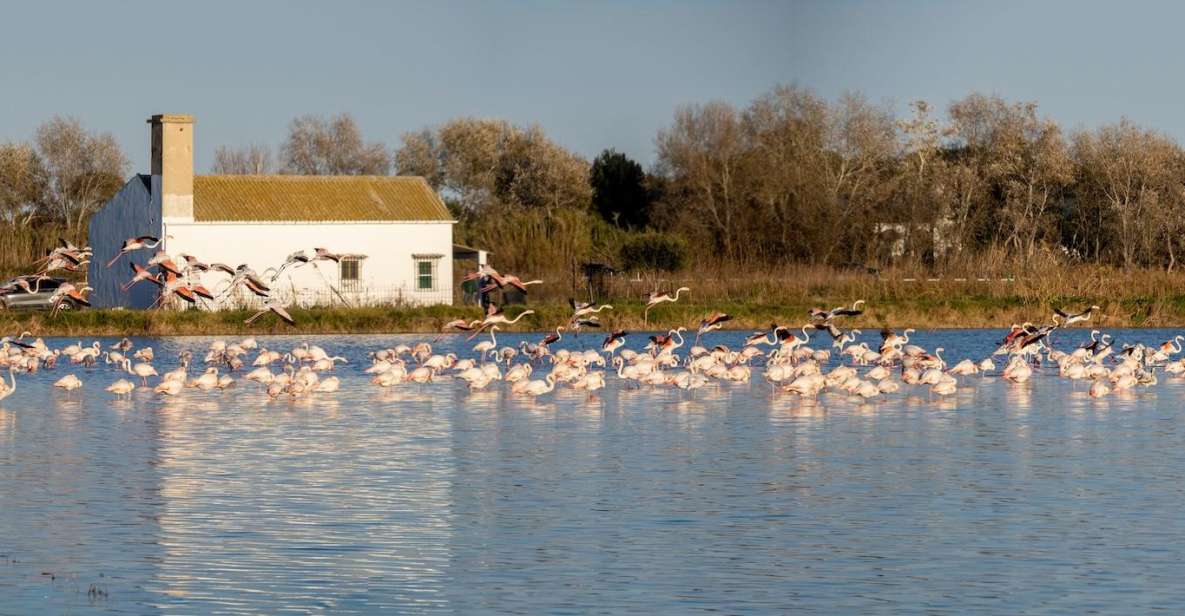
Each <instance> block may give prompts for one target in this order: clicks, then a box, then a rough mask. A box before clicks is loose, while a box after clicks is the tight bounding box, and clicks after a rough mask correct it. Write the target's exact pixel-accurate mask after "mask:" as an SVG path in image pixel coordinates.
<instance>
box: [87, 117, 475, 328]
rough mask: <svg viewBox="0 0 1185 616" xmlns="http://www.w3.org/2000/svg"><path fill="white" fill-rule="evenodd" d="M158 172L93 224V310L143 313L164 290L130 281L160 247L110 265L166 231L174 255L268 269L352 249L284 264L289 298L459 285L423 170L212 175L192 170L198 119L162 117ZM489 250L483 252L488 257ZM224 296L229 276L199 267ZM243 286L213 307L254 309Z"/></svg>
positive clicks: (281, 284)
mask: <svg viewBox="0 0 1185 616" xmlns="http://www.w3.org/2000/svg"><path fill="white" fill-rule="evenodd" d="M148 122H149V124H150V125H151V127H152V131H151V132H152V138H151V144H152V169H151V174H148V175H136V176H134V177H133V178H131V179H130V180H129V181H128V183H127V184H126V185H124V187H123V189H122V190H120V192H119V193H118V194H116V195H115V196H114V197H113V198H112V199H111V200H110V201H109V202H107V204H106V205H105V206H104V207H103V208H102V209H101V210H100V211H99V212H97V213H96V214H95V215H94V217H93V218H92V219H91V223H90V246H91V247H92V248H93V249H94V260H93V262H92V263H91V265H90V271H89V277H88V281H89V283H90V285H91V286H92V287H94V289H95V290H94V293H93V294H92V295H91V299H92V301H93V303H94V304H95V305H96V306H100V307H116V306H123V307H128V308H146V307H148V306H150V305H151V304H152V303H153V302H154V301H155V300H156V298H157V296H158V293H159V288H158V287H157V286H156V285H153V284H150V283H139V284H137V285H136V286H135V287H133V288H132V289H131V290H130V291H127V292H125V291H122V290H121V289H120V285H122V284H123V283H124V282H126V281H127V280H128V279H129V278H131V275H132V272H131V268H130V267H129V263H137V264H139V265H144V264H145V263H146V262H147V261H148V260H149V259H150V258H151V257H152V255H153V253H154V252H155V250H141V251H137V252H135V253H132V254H131V255H127V256H125V257H123V258H121V259H120V260H119V261H118V262H117V263H116V264H115V265H113V266H112V267H111V268H108V267H107V262H108V261H109V260H110V259H111V258H112V257H113V256H114V255H115V254H116V253H117V252H118V251H119V248H120V246H121V244H122V242H123V241H124V240H125V239H127V238H130V237H137V236H143V235H150V236H153V237H158V238H162V240H163V242H162V244H161V246H160V248H161V249H163V250H165V251H166V252H167V253H168V254H169V255H171V256H172V257H173V260H174V261H175V262H176V263H178V264H181V263H183V258H182V255H185V254H188V255H193V256H194V257H196V258H197V259H198V260H200V261H202V262H204V263H224V264H227V265H229V266H231V267H237V266H239V265H240V264H246V265H249V266H250V267H251V268H253V269H254V270H255V271H257V272H260V273H263V272H264V271H265V270H266V269H268V268H271V267H278V266H279V265H280V264H281V263H283V262H284V259H285V258H286V257H287V256H288V255H289V254H291V253H293V252H295V251H297V250H304V251H306V253H308V254H309V255H312V253H313V249H314V248H317V247H323V248H326V249H328V250H330V251H331V252H335V253H345V254H348V255H350V256H348V257H346V258H344V259H342V260H341V262H340V263H337V264H335V263H333V262H325V261H323V262H320V263H318V264H317V267H315V268H314V267H313V266H311V265H309V266H304V267H299V268H294V269H288V270H285V272H284V273H283V274H282V275H281V276H280V277H279V278H278V279H277V280H276V281H275V283H274V284H272V289H273V291H274V292H275V293H276V294H277V295H278V296H279V297H280V298H282V299H283V301H285V303H291V304H298V305H310V304H325V305H329V304H338V305H341V304H343V303H344V304H348V305H375V304H386V303H407V304H449V303H452V298H453V295H452V289H453V243H452V241H453V239H452V238H453V224H455V221H454V220H453V218H452V216H451V215H450V214H449V211H448V209H447V208H446V207H445V205H444V202H443V201H442V200H441V199H440V196H439V195H437V194H436V192H435V191H434V190H432V188H431V187H430V186H429V185H428V183H427V182H426V181H425V180H424V179H423V178H420V177H400V176H395V177H388V176H294V175H237V176H236V175H206V176H194V173H193V128H194V120H193V117H192V116H188V115H155V116H152V117H151V118H150V119H149V120H148ZM481 257H482V258H483V259H484V257H485V254H484V253H482V255H481ZM199 276H200V281H201V283H202V284H203V285H204V286H206V287H207V288H208V289H210V290H212V291H215V292H217V291H221V290H222V288H224V287H225V285H226V283H225V282H224V281H226V280H227V279H228V276H226V275H225V274H221V273H215V272H209V273H205V274H200V275H199ZM255 302H257V300H255V299H254V298H253V297H252V296H250V294H247V293H245V292H244V293H236V294H234V295H232V296H229V297H227V298H225V299H224V300H222V301H221V302H219V304H218V305H216V306H213V307H224V306H235V305H254V303H255Z"/></svg>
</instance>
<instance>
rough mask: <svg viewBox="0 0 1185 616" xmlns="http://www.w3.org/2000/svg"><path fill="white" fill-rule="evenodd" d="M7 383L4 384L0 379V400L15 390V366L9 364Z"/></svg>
mask: <svg viewBox="0 0 1185 616" xmlns="http://www.w3.org/2000/svg"><path fill="white" fill-rule="evenodd" d="M8 378H9V383H8V384H5V383H4V380H3V379H0V400H3V399H5V398H7V397H9V396H11V395H12V394H13V393H14V392H15V391H16V367H14V366H10V367H9V368H8Z"/></svg>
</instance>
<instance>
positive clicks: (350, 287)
mask: <svg viewBox="0 0 1185 616" xmlns="http://www.w3.org/2000/svg"><path fill="white" fill-rule="evenodd" d="M364 259H365V257H361V256H349V257H342V258H341V260H340V261H338V264H337V283H338V285H339V286H340V287H341V290H343V291H348V292H358V291H361V290H362V261H363V260H364ZM351 263H352V264H354V275H355V276H356V277H355V278H346V276H345V274H346V271H345V269H346V267H347V265H348V264H351Z"/></svg>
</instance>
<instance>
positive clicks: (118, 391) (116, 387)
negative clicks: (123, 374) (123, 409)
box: [107, 379, 136, 396]
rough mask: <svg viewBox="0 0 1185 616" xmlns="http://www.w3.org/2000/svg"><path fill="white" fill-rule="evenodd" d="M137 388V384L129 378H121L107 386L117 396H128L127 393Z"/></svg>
mask: <svg viewBox="0 0 1185 616" xmlns="http://www.w3.org/2000/svg"><path fill="white" fill-rule="evenodd" d="M135 389H136V384H135V383H133V382H131V381H129V380H127V379H119V380H118V381H116V382H114V383H112V384H110V385H108V386H107V391H109V392H111V393H113V394H115V395H117V396H126V395H127V394H130V393H132V392H133V391H135Z"/></svg>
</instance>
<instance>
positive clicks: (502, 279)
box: [481, 272, 543, 293]
mask: <svg viewBox="0 0 1185 616" xmlns="http://www.w3.org/2000/svg"><path fill="white" fill-rule="evenodd" d="M490 279H491V280H492V281H493V282H491V283H490V284H488V285H486V286H484V287H482V288H481V292H482V293H489V292H490V291H493V290H494V289H501V288H503V287H505V286H506V285H510V286H512V287H514V288H516V289H518V290H519V291H522V292H523V293H526V292H527V287H528V286H530V285H533V284H543V281H542V280H528V281H526V282H523V280H522V278H519V277H518V276H514V275H512V274H507V275H504V276H503V275H499V274H498V273H497V272H494V274H493V275H491V276H490Z"/></svg>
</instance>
